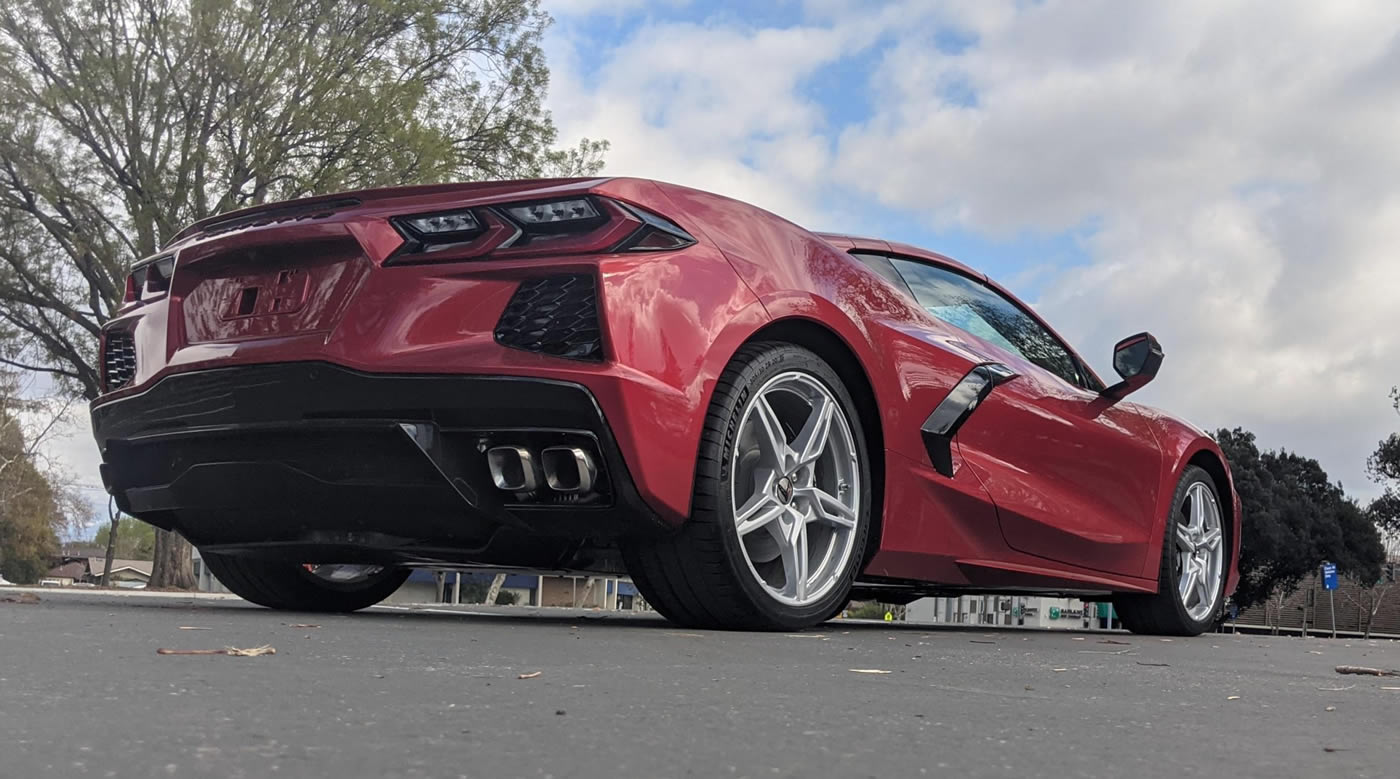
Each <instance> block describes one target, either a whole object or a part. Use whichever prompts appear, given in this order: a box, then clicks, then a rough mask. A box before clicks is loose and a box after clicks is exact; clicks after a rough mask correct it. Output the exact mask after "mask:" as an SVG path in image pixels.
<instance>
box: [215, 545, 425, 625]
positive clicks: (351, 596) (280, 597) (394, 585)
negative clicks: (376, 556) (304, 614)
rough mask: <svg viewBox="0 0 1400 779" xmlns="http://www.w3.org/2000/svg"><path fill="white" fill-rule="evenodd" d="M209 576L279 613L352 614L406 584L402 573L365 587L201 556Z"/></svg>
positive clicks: (254, 560) (384, 573) (257, 561)
mask: <svg viewBox="0 0 1400 779" xmlns="http://www.w3.org/2000/svg"><path fill="white" fill-rule="evenodd" d="M200 556H201V557H202V558H203V559H204V564H205V565H207V566H209V572H210V573H212V574H214V576H215V577H216V578H217V579H218V580H219V581H220V582H222V583H223V585H224V586H225V587H227V588H228V589H229V591H230V592H232V593H233V594H235V595H237V596H239V597H240V598H243V599H244V600H246V601H250V602H252V603H256V604H258V605H259V606H266V607H268V608H270V609H277V610H279V611H315V612H341V613H343V612H350V611H359V610H360V609H365V608H369V607H370V606H373V605H374V604H376V603H379V602H380V601H382V600H384V599H385V598H387V597H389V596H390V595H393V594H394V591H395V590H397V589H398V588H399V587H401V586H402V585H403V583H404V582H405V581H407V579H408V575H409V573H410V572H409V571H408V569H406V568H385V569H383V570H381V571H379V572H378V573H375V574H373V575H371V576H369V577H368V578H366V579H364V580H363V581H358V582H350V583H338V582H331V581H327V580H325V579H321V578H318V577H317V576H315V575H314V574H312V573H311V572H309V571H307V570H306V568H305V567H303V566H302V565H301V564H299V563H294V562H289V561H286V560H266V559H262V558H258V557H245V556H235V555H223V554H213V553H208V552H201V553H200Z"/></svg>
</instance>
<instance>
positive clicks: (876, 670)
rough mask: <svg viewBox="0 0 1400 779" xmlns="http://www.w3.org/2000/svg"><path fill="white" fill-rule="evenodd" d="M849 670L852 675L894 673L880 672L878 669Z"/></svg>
mask: <svg viewBox="0 0 1400 779" xmlns="http://www.w3.org/2000/svg"><path fill="white" fill-rule="evenodd" d="M849 670H850V672H851V673H853V674H888V673H894V672H893V671H882V670H880V669H879V668H851V669H849Z"/></svg>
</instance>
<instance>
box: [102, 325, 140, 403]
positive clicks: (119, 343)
mask: <svg viewBox="0 0 1400 779" xmlns="http://www.w3.org/2000/svg"><path fill="white" fill-rule="evenodd" d="M134 378H136V339H135V338H134V337H133V336H132V334H131V333H130V332H129V331H127V330H108V331H107V332H105V333H103V334H102V389H103V390H104V391H106V392H111V391H112V390H118V389H121V388H122V387H125V386H126V385H128V384H130V383H131V380H132V379H134Z"/></svg>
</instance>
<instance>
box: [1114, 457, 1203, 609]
mask: <svg viewBox="0 0 1400 779" xmlns="http://www.w3.org/2000/svg"><path fill="white" fill-rule="evenodd" d="M1223 520H1224V512H1223V511H1222V510H1221V506H1220V495H1219V493H1218V492H1216V489H1215V482H1214V481H1213V480H1212V479H1211V477H1210V474H1208V473H1206V472H1205V471H1204V470H1202V469H1201V468H1198V467H1196V466H1194V465H1191V466H1188V467H1187V468H1186V471H1185V473H1183V474H1182V476H1181V482H1180V483H1179V484H1178V485H1177V488H1176V493H1175V495H1174V496H1173V500H1172V512H1171V515H1170V516H1168V517H1167V522H1166V538H1165V539H1164V540H1163V543H1162V562H1161V570H1160V573H1159V574H1158V579H1157V581H1158V587H1157V593H1156V594H1154V595H1120V596H1118V598H1116V599H1115V600H1114V606H1115V607H1116V609H1117V611H1118V616H1119V617H1120V618H1121V619H1122V621H1123V626H1124V627H1126V628H1127V629H1129V630H1131V631H1133V632H1134V633H1150V634H1159V635H1172V636H1198V635H1200V634H1202V633H1204V632H1205V631H1206V630H1208V629H1209V628H1210V627H1211V625H1213V624H1214V623H1215V620H1216V617H1217V615H1218V614H1219V613H1220V610H1221V606H1222V604H1223V603H1224V601H1225V597H1224V594H1225V574H1226V571H1227V567H1228V566H1227V562H1226V550H1227V549H1229V546H1228V541H1229V539H1228V538H1227V537H1226V528H1225V524H1224V521H1223Z"/></svg>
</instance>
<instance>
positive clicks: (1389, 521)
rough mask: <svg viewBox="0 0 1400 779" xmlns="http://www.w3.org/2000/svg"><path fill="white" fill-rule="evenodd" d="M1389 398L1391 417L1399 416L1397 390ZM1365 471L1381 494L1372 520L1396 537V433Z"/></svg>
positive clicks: (1399, 444)
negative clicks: (1393, 409)
mask: <svg viewBox="0 0 1400 779" xmlns="http://www.w3.org/2000/svg"><path fill="white" fill-rule="evenodd" d="M1390 398H1391V401H1392V402H1393V403H1394V406H1395V413H1396V414H1400V387H1392V388H1391V390H1390ZM1366 470H1367V472H1368V473H1369V474H1370V476H1371V479H1372V480H1373V481H1375V482H1376V483H1377V484H1379V485H1381V487H1382V488H1383V489H1384V490H1385V491H1384V492H1383V493H1381V496H1380V497H1379V498H1376V499H1375V500H1374V501H1372V502H1371V506H1370V512H1371V517H1372V519H1374V520H1375V522H1376V524H1378V525H1380V526H1381V527H1383V528H1385V529H1386V530H1389V531H1391V532H1394V533H1400V433H1391V434H1390V436H1389V437H1387V438H1386V439H1385V440H1383V441H1381V442H1380V444H1379V445H1378V446H1376V451H1375V452H1374V453H1373V454H1372V455H1371V456H1370V457H1369V458H1368V459H1367V460H1366Z"/></svg>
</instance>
